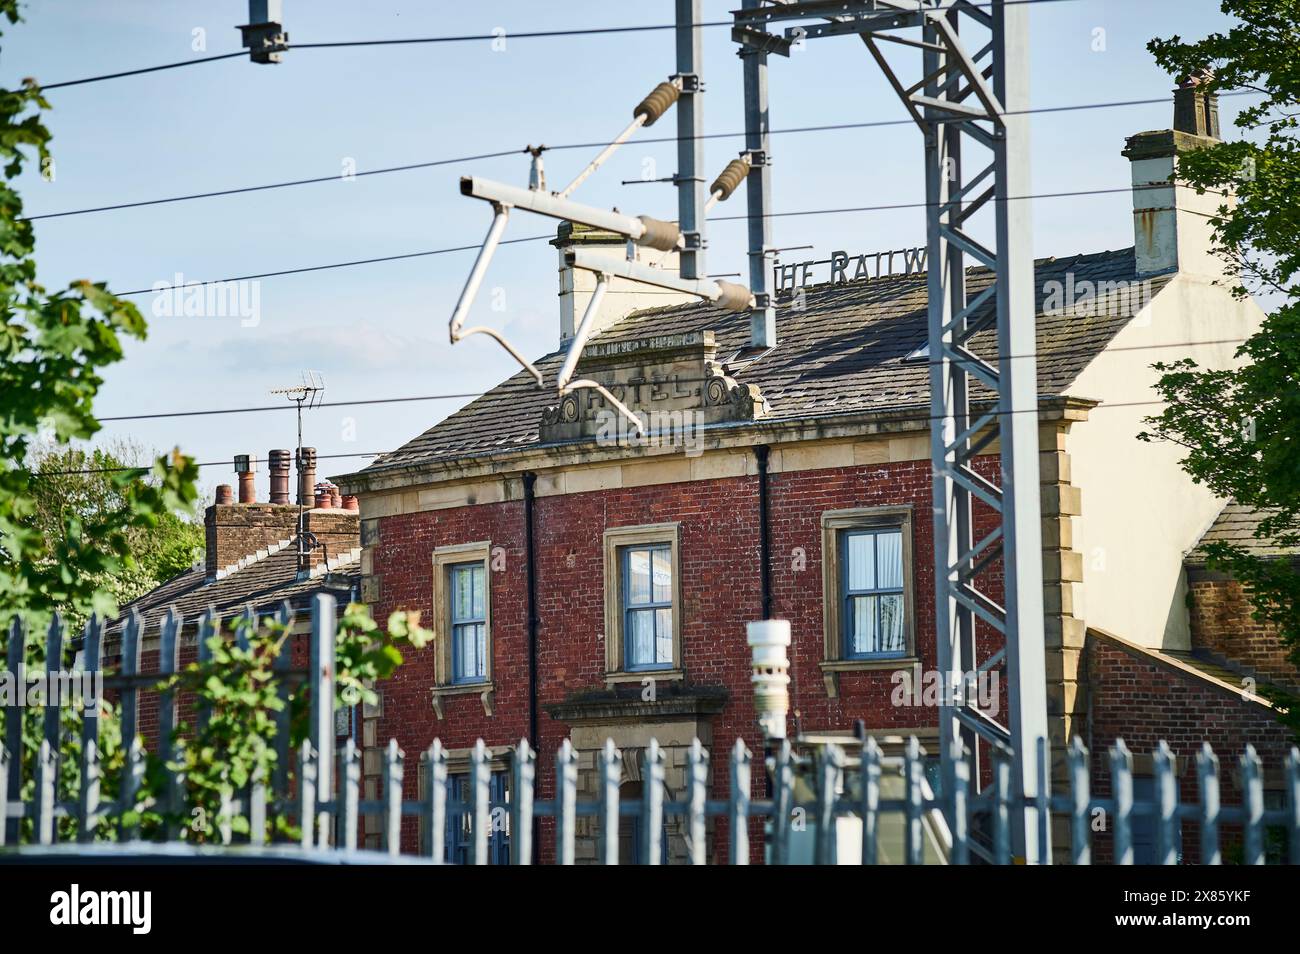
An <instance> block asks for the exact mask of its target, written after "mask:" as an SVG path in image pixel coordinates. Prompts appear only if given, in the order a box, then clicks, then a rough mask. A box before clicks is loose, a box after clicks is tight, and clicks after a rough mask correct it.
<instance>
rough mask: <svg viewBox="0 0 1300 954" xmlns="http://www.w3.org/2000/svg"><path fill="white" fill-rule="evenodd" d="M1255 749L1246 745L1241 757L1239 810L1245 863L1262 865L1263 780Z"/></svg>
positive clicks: (1261, 767) (1263, 857) (1263, 856)
mask: <svg viewBox="0 0 1300 954" xmlns="http://www.w3.org/2000/svg"><path fill="white" fill-rule="evenodd" d="M1263 775H1264V772H1263V766H1262V765H1261V764H1260V761H1259V756H1258V755H1257V754H1255V747H1254V746H1253V745H1250V744H1247V745H1246V751H1245V752H1244V753H1243V754H1242V756H1241V790H1242V800H1241V808H1242V814H1243V824H1244V825H1245V850H1246V857H1245V863H1246V864H1248V865H1262V864H1263V863H1264V861H1265V855H1264V778H1263Z"/></svg>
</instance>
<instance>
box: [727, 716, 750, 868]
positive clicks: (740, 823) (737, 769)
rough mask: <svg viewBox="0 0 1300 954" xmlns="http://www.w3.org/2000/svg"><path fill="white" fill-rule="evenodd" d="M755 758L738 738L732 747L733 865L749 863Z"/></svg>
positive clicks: (731, 834) (731, 842)
mask: <svg viewBox="0 0 1300 954" xmlns="http://www.w3.org/2000/svg"><path fill="white" fill-rule="evenodd" d="M753 759H754V757H753V755H752V754H751V753H750V751H749V749H748V747H746V745H745V740H744V739H736V744H735V745H734V746H733V747H732V749H731V814H730V818H729V822H730V824H729V825H728V826H727V827H728V829H729V831H730V839H729V840H730V844H731V852H730V854H731V863H732V864H733V865H747V864H749V792H750V785H751V784H752V782H751V779H750V774H751V765H752V763H753Z"/></svg>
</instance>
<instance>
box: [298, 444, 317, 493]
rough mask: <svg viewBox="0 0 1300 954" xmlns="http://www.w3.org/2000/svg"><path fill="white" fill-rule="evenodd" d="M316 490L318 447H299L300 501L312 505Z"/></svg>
mask: <svg viewBox="0 0 1300 954" xmlns="http://www.w3.org/2000/svg"><path fill="white" fill-rule="evenodd" d="M315 490H316V448H314V447H299V448H298V503H299V504H301V505H302V506H304V507H310V506H311V505H312V503H313V494H314V493H315Z"/></svg>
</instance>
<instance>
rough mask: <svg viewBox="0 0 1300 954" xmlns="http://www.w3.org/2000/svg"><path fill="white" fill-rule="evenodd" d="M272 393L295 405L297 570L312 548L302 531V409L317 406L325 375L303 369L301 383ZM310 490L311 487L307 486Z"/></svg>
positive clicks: (302, 564)
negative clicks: (297, 480)
mask: <svg viewBox="0 0 1300 954" xmlns="http://www.w3.org/2000/svg"><path fill="white" fill-rule="evenodd" d="M271 393H272V394H283V395H284V396H285V397H286V398H288V399H289V400H290V401H292V402H293V403H294V404H296V405H297V414H298V443H297V444H295V445H294V452H293V459H294V461H295V462H296V464H297V467H298V478H299V487H298V532H297V534H296V538H295V542H296V545H297V550H298V569H299V571H301V570H303V569H305V568H306V565H307V554H308V553H309V552H310V551H311V550H312V549H314V544H313V546H311V547H309V546H307V539H306V534H305V533H304V532H303V511H304V509H305V508H304V501H303V497H304V493H303V488H302V486H301V484H302V468H303V459H302V458H303V447H302V411H303V408H304V407H306V408H307V409H308V410H311V409H312V408H315V407H319V406H320V402H321V398H322V396H323V395H324V394H325V376H324V375H322V374H321V373H320V372H319V371H304V372H303V373H302V384H297V385H294V386H293V387H288V388H274V389H272V391H271ZM307 489H308V491H310V489H311V488H307Z"/></svg>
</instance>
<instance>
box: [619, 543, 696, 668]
mask: <svg viewBox="0 0 1300 954" xmlns="http://www.w3.org/2000/svg"><path fill="white" fill-rule="evenodd" d="M680 540H681V527H680V524H677V523H660V524H647V525H641V526H631V527H611V528H609V529H607V530H606V531H605V533H604V540H603V543H604V558H605V559H604V565H605V680H606V683H607V684H610V685H613V684H615V683H619V682H640V681H641V680H643V679H645V678H648V677H653V678H655V679H683V678H685V667H684V665H683V661H682V610H683V608H682V574H681V542H680ZM646 548H650V549H652V550H653V549H663V548H667V549H668V552H669V566H670V569H671V572H672V585H671V595H672V600H671V603H670V604H669V606H668V607H667V608H669V609H670V610H671V615H672V660H671V662H670V663H666V664H665V663H655V664H653V665H644V664H643V665H637V666H629V665H628V663H627V660H628V651H627V648H628V638H629V635H630V633H629V632H628V628H627V620H628V617H629V611H630V610H631V607H629V606H628V595H627V578H626V577H625V576H624V573H623V567H624V565H625V562H626V559H628V558H627V557H625V554H626V553H627V552H628V551H630V550H636V549H646ZM651 559H652V560H653V557H651ZM652 572H653V564H652ZM651 596H652V597H653V589H652V591H651ZM652 605H653V604H646V605H645V606H644V608H645V609H650V608H652ZM655 608H659V609H662V608H664V607H663V606H658V605H656V606H655Z"/></svg>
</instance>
